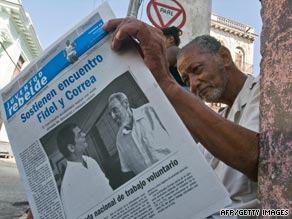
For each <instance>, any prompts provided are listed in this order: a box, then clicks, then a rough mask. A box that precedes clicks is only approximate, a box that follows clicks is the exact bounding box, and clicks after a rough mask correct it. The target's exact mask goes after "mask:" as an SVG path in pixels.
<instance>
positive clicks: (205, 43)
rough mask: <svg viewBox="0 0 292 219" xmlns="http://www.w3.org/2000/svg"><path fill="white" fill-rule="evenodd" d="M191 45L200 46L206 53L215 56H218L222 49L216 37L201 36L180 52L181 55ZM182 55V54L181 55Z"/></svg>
mask: <svg viewBox="0 0 292 219" xmlns="http://www.w3.org/2000/svg"><path fill="white" fill-rule="evenodd" d="M190 45H195V46H198V47H199V48H201V49H203V50H204V51H205V52H208V53H211V54H213V55H215V54H217V52H218V51H219V49H220V47H221V43H220V42H219V41H218V40H217V39H216V38H214V37H212V36H210V35H201V36H198V37H196V38H195V39H193V40H192V41H190V42H189V43H188V44H186V45H185V46H184V47H183V48H182V49H181V51H180V53H181V52H182V51H183V50H185V49H186V48H187V47H189V46H190ZM179 55H180V54H179Z"/></svg>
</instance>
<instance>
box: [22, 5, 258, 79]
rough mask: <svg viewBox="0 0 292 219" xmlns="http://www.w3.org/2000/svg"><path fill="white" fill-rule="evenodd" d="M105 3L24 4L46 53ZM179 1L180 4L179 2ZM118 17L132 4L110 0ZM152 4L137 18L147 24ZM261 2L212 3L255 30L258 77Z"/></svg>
mask: <svg viewBox="0 0 292 219" xmlns="http://www.w3.org/2000/svg"><path fill="white" fill-rule="evenodd" d="M103 1H105V0H73V1H72V0H50V1H40V0H21V2H22V5H23V7H24V9H25V11H26V12H28V13H29V15H30V18H31V20H32V23H33V26H34V28H35V31H36V34H37V36H38V38H39V40H40V42H41V45H42V47H43V49H46V48H47V47H48V46H50V45H51V44H52V43H53V42H54V41H56V40H57V39H58V38H59V37H61V36H62V35H63V34H64V33H66V32H67V31H68V30H70V29H71V28H72V27H74V25H76V24H77V23H78V22H79V21H80V20H82V19H83V18H85V17H86V16H87V15H88V14H89V13H90V12H91V11H93V10H94V9H95V8H96V7H97V6H98V5H99V4H100V3H102V2H103ZM178 1H179V0H178ZM108 2H109V4H110V6H111V7H112V9H113V11H114V13H115V15H116V17H125V16H126V14H127V9H128V5H129V0H108ZM148 2H149V0H144V3H143V4H142V6H141V7H140V12H139V14H138V18H139V19H142V20H144V21H147V20H148V19H147V15H146V12H145V11H146V7H147V4H148ZM260 8H261V3H260V1H259V0H212V12H213V13H215V14H217V15H220V16H223V17H225V18H229V19H231V20H234V21H237V22H240V23H243V24H246V25H249V26H252V27H254V29H255V33H256V34H257V35H258V37H257V38H256V40H255V44H254V45H255V46H254V72H255V74H258V73H259V65H260V60H261V55H260V32H261V28H262V21H261V16H260Z"/></svg>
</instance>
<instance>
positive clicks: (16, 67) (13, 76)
mask: <svg viewBox="0 0 292 219" xmlns="http://www.w3.org/2000/svg"><path fill="white" fill-rule="evenodd" d="M24 62H25V60H24V58H23V57H22V55H20V56H19V58H18V61H17V63H16V66H15V69H14V72H13V75H12V78H15V77H16V75H18V74H19V72H20V71H21V70H22V69H21V68H22V66H23V63H24Z"/></svg>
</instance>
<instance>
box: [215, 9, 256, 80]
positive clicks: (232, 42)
mask: <svg viewBox="0 0 292 219" xmlns="http://www.w3.org/2000/svg"><path fill="white" fill-rule="evenodd" d="M210 35H211V36H213V37H215V38H216V39H218V40H219V41H220V42H221V43H222V44H223V45H224V46H225V47H227V48H228V49H229V50H230V52H231V55H232V58H233V61H234V62H235V64H236V66H237V67H238V68H239V69H240V70H241V71H243V72H244V73H246V74H251V75H252V74H253V55H254V40H255V39H256V37H257V35H256V34H255V33H254V28H253V27H251V26H248V25H245V24H242V23H239V22H236V21H233V20H230V19H227V18H224V17H222V16H219V15H216V14H212V15H211V30H210Z"/></svg>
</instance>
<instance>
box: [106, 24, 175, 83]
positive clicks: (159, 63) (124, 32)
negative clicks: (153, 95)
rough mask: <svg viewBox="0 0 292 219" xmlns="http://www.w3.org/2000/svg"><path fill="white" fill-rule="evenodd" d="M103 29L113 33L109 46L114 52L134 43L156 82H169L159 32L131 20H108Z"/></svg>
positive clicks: (169, 78)
mask: <svg viewBox="0 0 292 219" xmlns="http://www.w3.org/2000/svg"><path fill="white" fill-rule="evenodd" d="M103 29H104V30H106V31H108V32H113V38H112V44H111V46H112V49H113V50H114V51H118V50H122V49H123V48H124V47H127V46H130V44H131V43H130V42H131V41H132V42H133V41H134V42H135V44H136V46H137V47H138V50H139V51H140V52H141V53H142V57H143V59H144V62H145V64H146V65H147V67H148V68H149V69H150V71H151V72H152V74H153V76H154V77H155V78H156V80H157V82H158V83H159V84H160V85H161V83H163V81H165V80H171V76H170V74H169V70H168V61H167V57H166V47H165V42H164V41H165V37H164V36H163V34H162V32H161V30H159V29H157V28H155V27H152V26H149V25H148V24H146V23H143V22H141V21H139V20H136V19H133V18H125V19H113V20H110V21H108V22H107V23H106V24H105V25H104V26H103ZM132 44H133V43H132Z"/></svg>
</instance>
